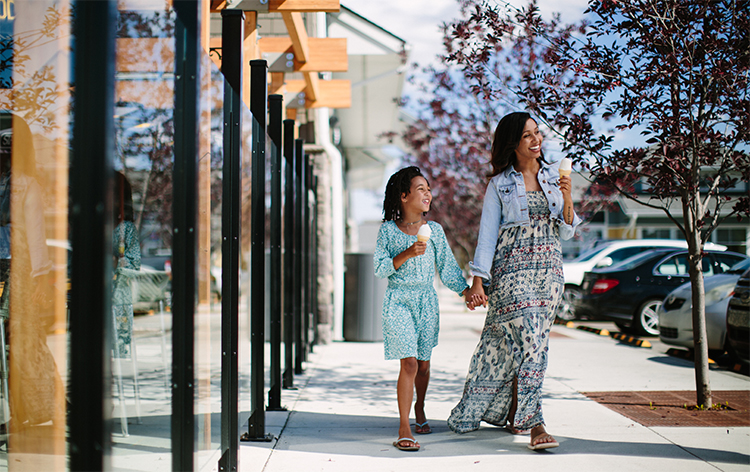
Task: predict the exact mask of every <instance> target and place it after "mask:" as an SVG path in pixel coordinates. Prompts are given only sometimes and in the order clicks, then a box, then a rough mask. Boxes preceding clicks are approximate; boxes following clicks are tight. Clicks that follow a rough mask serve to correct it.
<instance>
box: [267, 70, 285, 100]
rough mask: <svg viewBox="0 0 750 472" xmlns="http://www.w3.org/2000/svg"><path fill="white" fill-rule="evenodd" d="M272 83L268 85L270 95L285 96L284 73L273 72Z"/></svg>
mask: <svg viewBox="0 0 750 472" xmlns="http://www.w3.org/2000/svg"><path fill="white" fill-rule="evenodd" d="M270 74H271V82H270V83H269V85H268V94H269V95H273V94H274V93H280V94H283V93H284V92H285V87H284V73H283V72H271V73H270Z"/></svg>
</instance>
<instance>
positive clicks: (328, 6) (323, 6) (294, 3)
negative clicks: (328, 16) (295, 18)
mask: <svg viewBox="0 0 750 472" xmlns="http://www.w3.org/2000/svg"><path fill="white" fill-rule="evenodd" d="M268 3H269V4H268V11H269V13H270V12H286V11H298V12H317V11H324V12H337V11H340V10H341V2H340V1H339V0H270V1H269V2H268Z"/></svg>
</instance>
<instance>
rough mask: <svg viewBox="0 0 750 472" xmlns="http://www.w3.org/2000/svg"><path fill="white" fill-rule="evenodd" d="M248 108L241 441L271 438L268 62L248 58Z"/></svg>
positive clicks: (267, 439) (269, 439) (268, 439)
mask: <svg viewBox="0 0 750 472" xmlns="http://www.w3.org/2000/svg"><path fill="white" fill-rule="evenodd" d="M250 111H251V113H252V115H253V156H252V169H251V175H252V187H251V190H250V192H251V198H250V208H251V211H252V215H251V217H250V231H251V233H252V234H251V235H250V244H251V248H250V286H251V293H250V349H251V354H250V364H251V377H250V408H251V411H250V420H249V423H248V430H247V433H245V434H243V435H242V437H241V440H243V441H271V440H273V435H271V434H266V432H265V429H266V404H265V401H266V399H265V395H264V391H265V371H266V368H265V342H266V301H265V297H266V285H265V281H266V116H267V114H268V63H267V62H266V61H265V60H263V59H256V60H253V61H250Z"/></svg>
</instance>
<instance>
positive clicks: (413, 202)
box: [401, 176, 432, 212]
mask: <svg viewBox="0 0 750 472" xmlns="http://www.w3.org/2000/svg"><path fill="white" fill-rule="evenodd" d="M431 202H432V192H431V191H430V185H429V184H428V183H427V180H425V178H424V177H419V176H418V177H414V178H413V179H411V188H410V190H409V193H408V194H402V195H401V205H402V206H403V208H404V210H405V211H408V210H411V211H414V212H426V211H430V203H431Z"/></svg>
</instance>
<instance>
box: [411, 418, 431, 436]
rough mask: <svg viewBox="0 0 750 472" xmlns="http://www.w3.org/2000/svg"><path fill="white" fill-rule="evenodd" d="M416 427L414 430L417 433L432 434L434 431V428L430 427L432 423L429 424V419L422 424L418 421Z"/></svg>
mask: <svg viewBox="0 0 750 472" xmlns="http://www.w3.org/2000/svg"><path fill="white" fill-rule="evenodd" d="M416 425H417V426H416V427H415V428H414V432H415V433H417V434H430V433H431V432H432V428H430V425H429V424H427V421H425V422H424V423H422V424H419V423H416Z"/></svg>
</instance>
